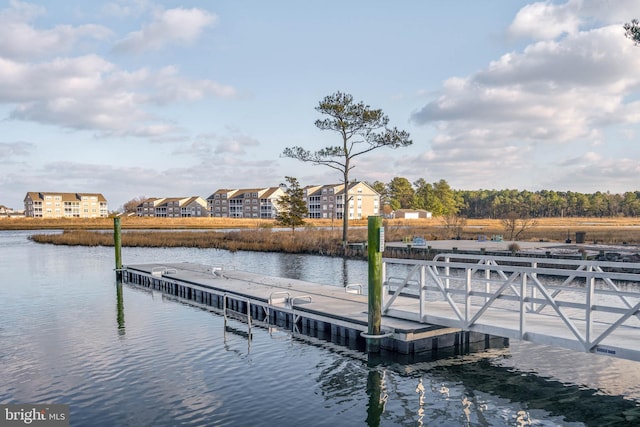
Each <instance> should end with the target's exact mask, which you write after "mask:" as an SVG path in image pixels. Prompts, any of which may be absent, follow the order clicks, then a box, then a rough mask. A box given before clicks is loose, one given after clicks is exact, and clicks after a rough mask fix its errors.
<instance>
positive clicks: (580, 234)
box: [576, 231, 587, 243]
mask: <svg viewBox="0 0 640 427" xmlns="http://www.w3.org/2000/svg"><path fill="white" fill-rule="evenodd" d="M586 234H587V233H586V232H584V231H576V243H584V237H585V236H586Z"/></svg>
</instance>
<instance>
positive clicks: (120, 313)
mask: <svg viewBox="0 0 640 427" xmlns="http://www.w3.org/2000/svg"><path fill="white" fill-rule="evenodd" d="M116 323H117V324H118V334H120V335H124V296H123V295H122V278H121V277H119V278H118V279H117V282H116Z"/></svg>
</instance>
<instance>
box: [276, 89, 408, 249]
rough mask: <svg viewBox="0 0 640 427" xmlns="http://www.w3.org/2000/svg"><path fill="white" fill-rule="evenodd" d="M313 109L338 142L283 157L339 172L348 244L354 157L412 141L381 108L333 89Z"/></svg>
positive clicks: (293, 151)
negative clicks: (389, 125)
mask: <svg viewBox="0 0 640 427" xmlns="http://www.w3.org/2000/svg"><path fill="white" fill-rule="evenodd" d="M316 111H318V112H320V113H321V114H325V115H327V116H329V118H326V119H318V120H316V122H315V125H316V127H317V128H318V129H320V130H331V131H334V132H338V133H339V134H340V136H341V138H342V141H341V144H340V145H336V146H332V147H331V146H330V147H325V148H322V149H320V150H318V151H309V150H306V149H305V148H303V147H299V146H295V147H288V148H285V150H284V151H283V152H282V156H283V157H290V158H292V159H298V160H301V161H303V162H309V163H312V164H314V165H324V166H328V167H330V168H332V169H335V170H337V171H340V173H342V182H343V183H344V196H343V197H344V205H343V211H342V245H343V247H344V248H346V246H347V241H348V227H349V215H348V211H349V210H348V206H349V201H350V197H349V172H351V170H352V169H353V168H354V165H353V163H352V161H353V159H354V158H355V157H357V156H361V155H363V154H366V153H368V152H369V151H373V150H375V149H377V148H381V147H390V148H398V147H405V146H408V145H411V144H412V143H413V142H412V141H411V140H410V139H409V133H408V132H405V131H401V130H398V129H397V128H395V127H394V128H388V127H387V126H388V124H389V118H388V117H387V116H386V115H384V114H383V113H382V110H374V109H372V108H371V107H370V106H368V105H365V104H364V103H362V102H358V103H354V102H353V96H351V95H349V94H346V93H342V92H336V93H334V94H333V95H329V96H326V97H325V98H324V99H323V100H322V101H320V103H319V104H318V106H317V107H316Z"/></svg>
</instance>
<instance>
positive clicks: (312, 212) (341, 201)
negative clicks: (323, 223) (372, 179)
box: [304, 182, 380, 219]
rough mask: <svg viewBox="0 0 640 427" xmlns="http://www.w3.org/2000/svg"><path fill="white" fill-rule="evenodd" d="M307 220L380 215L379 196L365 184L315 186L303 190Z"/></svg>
mask: <svg viewBox="0 0 640 427" xmlns="http://www.w3.org/2000/svg"><path fill="white" fill-rule="evenodd" d="M304 199H305V201H306V202H307V208H308V209H309V218H315V219H342V218H343V217H344V215H345V212H346V215H347V217H348V218H349V219H362V218H367V217H368V216H372V215H379V214H380V195H379V194H378V193H377V192H376V191H375V190H374V189H373V188H371V187H370V186H369V185H368V184H367V183H365V182H350V183H349V185H348V187H347V191H345V185H344V184H331V185H315V186H307V187H305V188H304Z"/></svg>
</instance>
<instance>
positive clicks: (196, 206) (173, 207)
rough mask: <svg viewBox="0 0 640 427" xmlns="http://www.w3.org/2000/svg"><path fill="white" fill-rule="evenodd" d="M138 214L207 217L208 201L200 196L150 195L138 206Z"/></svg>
mask: <svg viewBox="0 0 640 427" xmlns="http://www.w3.org/2000/svg"><path fill="white" fill-rule="evenodd" d="M136 214H137V215H138V216H148V217H156V218H190V217H207V216H209V211H208V210H207V202H206V200H204V199H203V198H202V197H200V196H191V197H162V198H158V197H150V198H148V199H146V200H144V201H143V202H142V203H140V204H139V205H138V206H137V207H136Z"/></svg>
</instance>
